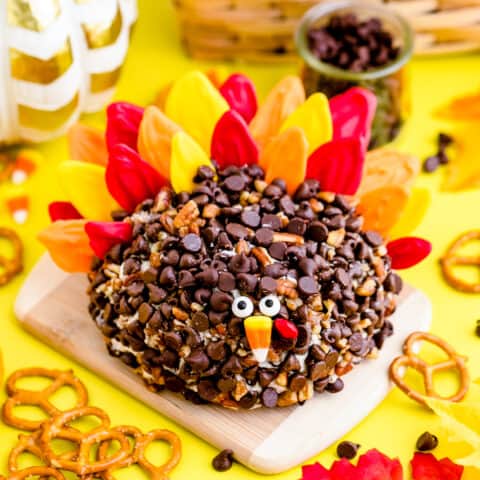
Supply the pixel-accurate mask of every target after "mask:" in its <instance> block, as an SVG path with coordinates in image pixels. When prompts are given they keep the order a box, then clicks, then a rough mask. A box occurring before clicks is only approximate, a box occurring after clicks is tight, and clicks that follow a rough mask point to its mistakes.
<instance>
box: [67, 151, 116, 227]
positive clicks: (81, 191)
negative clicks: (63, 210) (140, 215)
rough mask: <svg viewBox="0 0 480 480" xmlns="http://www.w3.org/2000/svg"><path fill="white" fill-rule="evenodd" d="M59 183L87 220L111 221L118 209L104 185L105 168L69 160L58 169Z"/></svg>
mask: <svg viewBox="0 0 480 480" xmlns="http://www.w3.org/2000/svg"><path fill="white" fill-rule="evenodd" d="M58 172H59V175H60V181H61V184H62V187H63V188H64V190H65V192H66V194H67V196H68V199H69V200H70V202H72V203H73V204H74V205H75V207H76V209H77V210H78V211H79V212H80V213H81V214H82V215H83V216H84V217H85V218H88V219H89V220H111V212H112V211H113V210H116V209H118V208H119V207H118V204H117V203H116V202H115V201H114V199H113V198H112V196H111V195H110V193H109V192H108V190H107V185H106V184H105V167H102V166H100V165H96V164H93V163H84V162H78V161H75V160H69V161H67V162H63V163H61V164H60V165H59V167H58Z"/></svg>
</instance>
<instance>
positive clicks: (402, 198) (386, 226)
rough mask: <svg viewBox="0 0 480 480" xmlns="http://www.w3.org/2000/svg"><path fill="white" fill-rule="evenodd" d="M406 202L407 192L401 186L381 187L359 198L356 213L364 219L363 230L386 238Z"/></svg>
mask: <svg viewBox="0 0 480 480" xmlns="http://www.w3.org/2000/svg"><path fill="white" fill-rule="evenodd" d="M407 202H408V191H407V189H406V188H405V187H403V186H402V185H389V186H382V187H379V188H377V189H375V190H371V191H369V192H367V193H365V194H364V195H362V196H361V197H360V203H359V205H358V207H357V211H358V213H359V214H360V215H362V216H363V218H364V224H363V229H364V230H375V231H377V232H379V233H381V234H382V235H384V236H387V234H388V232H389V231H390V229H391V228H392V227H393V226H394V225H395V224H396V223H397V221H398V220H399V218H400V216H401V215H402V213H403V211H404V209H405V207H406V205H407Z"/></svg>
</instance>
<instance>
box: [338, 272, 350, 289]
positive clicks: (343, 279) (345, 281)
mask: <svg viewBox="0 0 480 480" xmlns="http://www.w3.org/2000/svg"><path fill="white" fill-rule="evenodd" d="M335 278H336V279H337V280H338V281H339V283H340V285H342V287H344V288H350V287H351V286H352V279H351V278H350V275H349V274H348V273H347V272H346V271H345V270H344V269H343V268H337V269H336V270H335Z"/></svg>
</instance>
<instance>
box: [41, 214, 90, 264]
mask: <svg viewBox="0 0 480 480" xmlns="http://www.w3.org/2000/svg"><path fill="white" fill-rule="evenodd" d="M86 222H87V220H59V221H57V222H54V223H52V224H51V225H50V226H48V227H47V228H46V229H45V230H43V231H42V232H40V233H39V235H38V239H39V240H40V242H41V243H43V245H45V247H46V248H47V250H48V252H49V253H50V256H51V257H52V260H53V261H54V262H55V263H56V265H57V266H58V267H59V268H61V269H62V270H65V271H66V272H70V273H78V272H89V271H90V266H91V264H92V259H93V251H92V249H91V247H90V240H89V238H88V235H87V234H86V232H85V224H86Z"/></svg>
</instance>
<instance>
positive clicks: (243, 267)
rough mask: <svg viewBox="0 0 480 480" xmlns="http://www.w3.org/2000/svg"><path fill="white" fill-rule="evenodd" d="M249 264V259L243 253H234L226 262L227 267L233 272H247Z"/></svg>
mask: <svg viewBox="0 0 480 480" xmlns="http://www.w3.org/2000/svg"><path fill="white" fill-rule="evenodd" d="M250 266H251V264H250V260H249V258H248V257H247V255H245V254H244V253H240V254H239V255H234V256H233V257H232V258H231V260H230V262H229V263H228V269H229V270H230V271H231V272H233V273H248V272H249V271H250Z"/></svg>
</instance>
